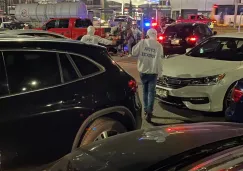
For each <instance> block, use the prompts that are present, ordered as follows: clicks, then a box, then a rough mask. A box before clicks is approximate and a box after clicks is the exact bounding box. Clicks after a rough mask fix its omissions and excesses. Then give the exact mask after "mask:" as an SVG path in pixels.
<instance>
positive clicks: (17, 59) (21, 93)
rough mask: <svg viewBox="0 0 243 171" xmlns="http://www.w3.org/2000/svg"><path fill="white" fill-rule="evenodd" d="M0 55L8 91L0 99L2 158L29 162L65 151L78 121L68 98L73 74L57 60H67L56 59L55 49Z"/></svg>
mask: <svg viewBox="0 0 243 171" xmlns="http://www.w3.org/2000/svg"><path fill="white" fill-rule="evenodd" d="M2 54H3V59H4V64H5V66H6V75H7V78H8V79H7V80H8V88H9V89H8V90H9V94H6V95H3V96H1V97H0V111H1V114H0V122H1V124H0V135H1V141H0V150H1V152H2V153H1V154H2V156H4V158H5V159H6V160H9V161H11V162H14V161H18V163H21V162H24V163H29V162H36V161H40V162H42V161H43V160H44V161H48V160H55V159H57V158H59V157H61V156H62V155H65V154H66V153H68V152H69V151H70V149H71V146H72V142H73V139H74V137H75V135H76V132H77V130H78V128H79V127H80V124H81V123H82V121H83V118H82V117H80V110H79V109H76V108H75V106H76V104H78V102H77V101H75V100H73V99H75V95H76V94H75V92H76V89H75V88H74V87H73V86H74V84H75V82H73V81H74V80H76V79H79V76H78V74H77V73H76V71H75V70H74V69H73V71H72V72H70V67H69V69H65V70H64V67H62V66H61V63H62V64H63V66H64V65H68V61H67V62H63V61H62V60H60V56H61V55H60V54H59V53H56V52H46V51H36V50H35V51H32V50H11V51H9V50H6V51H3V53H2ZM0 64H1V63H0ZM69 65H70V66H71V67H72V65H71V64H69ZM66 68H68V67H66ZM0 69H1V68H0ZM71 69H72V68H71ZM2 73H4V72H0V74H2ZM64 73H65V75H69V77H63V74H64ZM67 73H69V74H67ZM70 75H71V77H70ZM2 78H4V77H1V78H0V81H1V79H2ZM68 78H69V80H66V79H68ZM2 83H3V84H2V86H3V85H4V80H3V81H2ZM5 86H6V84H5ZM81 86H82V85H81V84H80V88H82V87H81ZM0 88H1V84H0ZM2 89H3V90H5V91H2V93H4V92H5V93H6V88H4V87H3V88H2ZM0 90H1V89H0ZM20 161H21V162H20Z"/></svg>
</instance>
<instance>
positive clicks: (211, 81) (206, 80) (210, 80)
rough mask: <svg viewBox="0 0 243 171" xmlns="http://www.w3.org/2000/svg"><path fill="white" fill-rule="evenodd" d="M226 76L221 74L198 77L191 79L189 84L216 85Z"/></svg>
mask: <svg viewBox="0 0 243 171" xmlns="http://www.w3.org/2000/svg"><path fill="white" fill-rule="evenodd" d="M224 77H225V74H219V75H214V76H209V77H203V78H196V79H193V80H191V82H190V84H189V85H215V84H217V83H218V82H219V81H221V80H222V79H223V78H224Z"/></svg>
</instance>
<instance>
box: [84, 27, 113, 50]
mask: <svg viewBox="0 0 243 171" xmlns="http://www.w3.org/2000/svg"><path fill="white" fill-rule="evenodd" d="M81 42H83V43H88V44H95V45H98V44H99V43H100V44H103V45H112V41H110V40H107V39H104V38H101V37H100V36H97V35H95V27H94V26H89V27H88V28H87V35H84V36H83V37H82V39H81Z"/></svg>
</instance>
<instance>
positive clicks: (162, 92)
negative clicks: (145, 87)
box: [156, 89, 168, 98]
mask: <svg viewBox="0 0 243 171" xmlns="http://www.w3.org/2000/svg"><path fill="white" fill-rule="evenodd" d="M156 95H158V96H159V97H163V98H166V97H167V96H168V91H167V90H164V89H156Z"/></svg>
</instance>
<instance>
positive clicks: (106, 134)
mask: <svg viewBox="0 0 243 171" xmlns="http://www.w3.org/2000/svg"><path fill="white" fill-rule="evenodd" d="M117 134H119V133H118V132H117V131H115V130H110V131H103V132H102V133H101V134H100V135H98V136H97V138H96V139H95V141H100V140H103V139H106V138H109V137H111V136H114V135H117Z"/></svg>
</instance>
